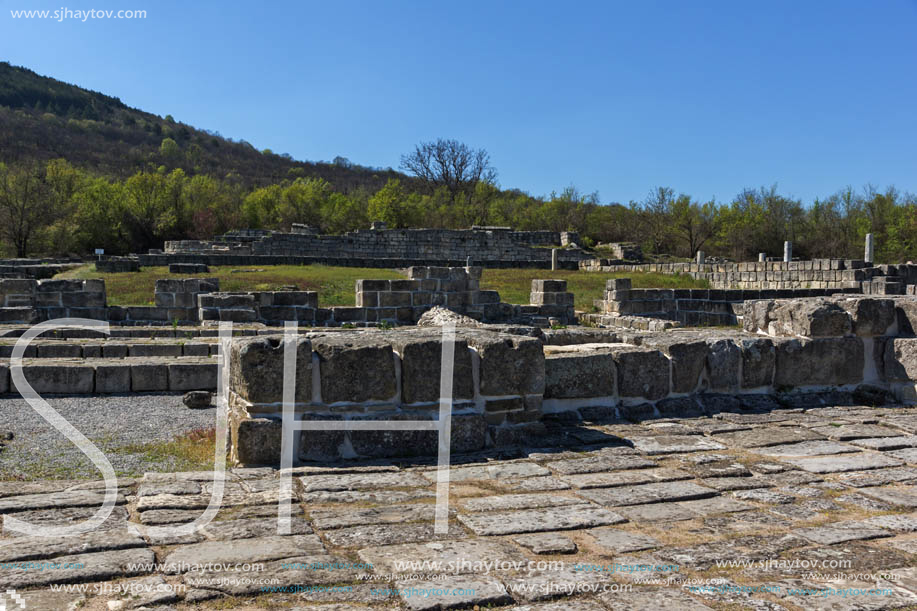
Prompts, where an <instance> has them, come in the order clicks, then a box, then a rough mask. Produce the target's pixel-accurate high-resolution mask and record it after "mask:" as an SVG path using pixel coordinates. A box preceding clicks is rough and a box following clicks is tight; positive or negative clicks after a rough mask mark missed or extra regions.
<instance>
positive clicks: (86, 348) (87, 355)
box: [82, 344, 102, 359]
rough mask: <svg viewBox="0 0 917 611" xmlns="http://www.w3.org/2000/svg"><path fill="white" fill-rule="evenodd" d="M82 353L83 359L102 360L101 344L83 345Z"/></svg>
mask: <svg viewBox="0 0 917 611" xmlns="http://www.w3.org/2000/svg"><path fill="white" fill-rule="evenodd" d="M82 353H83V358H84V359H100V358H102V344H83V346H82Z"/></svg>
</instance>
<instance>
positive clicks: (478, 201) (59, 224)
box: [0, 145, 917, 261]
mask: <svg viewBox="0 0 917 611" xmlns="http://www.w3.org/2000/svg"><path fill="white" fill-rule="evenodd" d="M166 146H169V145H166ZM415 184H416V183H405V181H402V180H399V179H390V180H388V182H386V183H385V184H384V185H383V186H382V187H381V188H379V189H378V190H372V189H369V188H365V187H363V188H356V189H353V190H351V191H350V192H347V193H344V192H342V191H340V190H337V189H335V188H334V187H333V186H332V184H331V183H330V182H329V181H327V180H325V179H324V178H320V177H314V176H312V177H310V176H299V177H288V178H284V179H282V180H278V181H277V182H275V183H273V184H270V185H266V186H260V187H249V186H246V185H245V183H244V182H243V181H240V180H238V179H235V178H234V177H227V178H223V179H218V178H214V177H212V176H209V175H206V174H196V175H190V174H188V173H186V172H185V170H183V169H182V168H180V167H177V168H169V167H167V166H165V165H162V166H160V167H159V168H157V169H156V170H155V171H140V172H136V173H135V174H133V175H131V176H129V177H127V178H125V179H112V178H109V177H105V176H99V175H97V174H94V173H91V172H88V171H86V170H83V169H79V168H76V167H74V166H73V165H72V164H70V163H69V162H67V161H65V160H61V159H58V160H52V161H49V162H46V163H38V162H26V163H21V164H0V240H2V246H3V248H4V249H5V251H6V252H7V254H10V255H17V256H26V255H38V254H47V255H50V254H85V253H90V252H92V250H93V249H95V248H104V249H105V251H106V252H107V253H111V254H116V253H128V252H145V251H146V249H148V248H158V247H161V246H162V243H163V242H164V241H165V240H172V239H187V238H192V239H195V238H196V239H207V238H210V237H212V236H214V235H217V234H220V233H223V232H225V231H228V230H230V229H238V228H246V227H251V228H265V229H278V230H289V227H290V225H291V224H292V223H305V224H308V225H312V226H315V227H318V228H319V229H320V230H321V231H322V232H324V233H341V232H345V231H351V230H355V229H362V228H366V227H368V226H369V223H370V221H373V220H382V221H385V222H386V223H388V226H389V227H392V228H404V227H442V228H464V227H470V226H471V225H503V226H512V227H514V228H516V229H522V230H537V229H549V230H554V231H565V230H570V231H578V232H579V233H580V235H581V241H582V242H583V244H581V246H584V247H593V246H596V245H597V244H599V243H601V242H618V241H636V242H638V243H640V244H641V246H642V247H643V249H644V251H645V252H646V253H654V254H670V255H674V256H679V257H692V256H693V255H694V253H696V251H697V250H703V251H705V252H706V253H707V254H708V255H719V256H724V257H727V258H730V259H733V260H753V259H755V258H756V257H757V253H758V252H766V253H768V254H769V255H779V254H780V253H782V249H783V242H784V240H792V241H793V243H794V254H795V255H797V256H799V257H806V258H808V257H845V258H861V257H862V251H863V240H864V237H865V234H866V233H869V232H872V233H874V234H875V235H876V240H877V252H876V258H877V260H878V261H903V260H908V259H917V199H915V197H914V196H912V195H909V194H900V193H898V192H897V191H896V190H895V189H894V188H888V189H886V190H884V191H879V190H876V189H874V188H872V187H866V188H864V189H862V190H860V191H854V190H853V189H851V188H844V189H842V190H840V191H838V192H837V193H835V194H832V195H829V196H827V197H825V198H824V199H817V200H815V201H814V202H811V203H809V204H808V205H806V204H804V203H803V202H801V201H798V200H794V199H790V198H787V197H785V196H783V195H780V194H779V193H778V192H777V189H776V187H769V188H760V189H756V190H746V191H743V192H742V193H740V194H739V195H738V196H737V197H735V198H734V199H733V200H732V201H730V202H728V203H718V202H714V201H709V202H701V201H698V200H695V199H694V198H692V197H691V196H689V195H686V194H677V195H676V192H675V191H674V190H672V189H670V188H666V187H660V188H657V189H654V190H653V191H652V192H651V193H650V194H649V195H648V196H647V197H646V199H644V200H643V201H640V202H630V203H629V204H627V205H620V204H607V205H602V204H600V203H599V201H598V196H597V194H583V193H580V192H579V191H577V190H576V189H575V188H573V187H570V188H567V189H565V190H563V191H561V192H559V193H552V194H551V195H550V196H548V197H533V196H531V195H529V194H526V193H524V192H522V191H518V190H500V189H499V188H498V187H497V186H496V185H495V184H494V182H493V180H490V181H485V180H481V179H480V178H475V179H473V180H471V181H470V182H469V183H468V184H465V185H463V186H462V187H461V188H460V189H456V187H455V185H452V186H450V185H447V184H436V181H435V180H429V181H427V180H424V181H421V184H423V185H424V187H423V188H419V189H418V188H415V187H414V185H415ZM457 193H461V195H460V196H457V195H456V194H457Z"/></svg>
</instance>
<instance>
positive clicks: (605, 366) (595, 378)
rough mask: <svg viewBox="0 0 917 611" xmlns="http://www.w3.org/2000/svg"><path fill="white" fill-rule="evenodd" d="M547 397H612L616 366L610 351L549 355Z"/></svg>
mask: <svg viewBox="0 0 917 611" xmlns="http://www.w3.org/2000/svg"><path fill="white" fill-rule="evenodd" d="M544 367H545V388H544V396H545V398H546V399H574V398H590V397H609V396H612V395H614V394H615V375H616V367H615V361H614V356H613V355H612V354H611V353H610V352H568V353H560V354H549V355H547V356H545V363H544Z"/></svg>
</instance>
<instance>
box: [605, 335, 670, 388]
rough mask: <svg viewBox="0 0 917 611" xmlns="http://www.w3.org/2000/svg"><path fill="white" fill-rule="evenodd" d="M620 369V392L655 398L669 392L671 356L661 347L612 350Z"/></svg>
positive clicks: (618, 378)
mask: <svg viewBox="0 0 917 611" xmlns="http://www.w3.org/2000/svg"><path fill="white" fill-rule="evenodd" d="M613 354H614V359H615V365H617V370H618V377H617V380H618V394H620V395H621V396H622V397H642V398H645V399H649V400H650V401H655V400H657V399H662V398H663V397H665V396H666V395H668V394H669V387H670V375H669V359H668V358H667V357H666V356H665V355H664V354H663V353H662V352H661V351H659V350H653V349H646V348H639V347H627V348H614V349H613Z"/></svg>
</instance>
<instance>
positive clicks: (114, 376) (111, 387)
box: [95, 364, 131, 393]
mask: <svg viewBox="0 0 917 611" xmlns="http://www.w3.org/2000/svg"><path fill="white" fill-rule="evenodd" d="M130 391H131V367H130V365H122V364H114V365H109V364H102V365H96V385H95V392H110V393H128V392H130Z"/></svg>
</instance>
